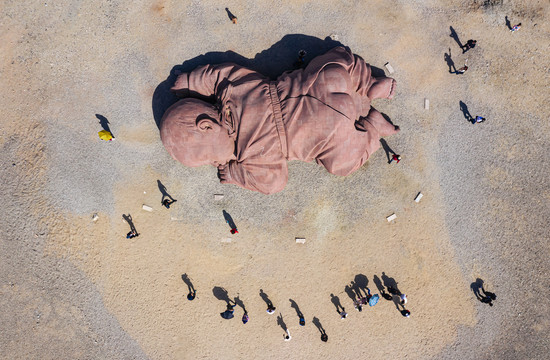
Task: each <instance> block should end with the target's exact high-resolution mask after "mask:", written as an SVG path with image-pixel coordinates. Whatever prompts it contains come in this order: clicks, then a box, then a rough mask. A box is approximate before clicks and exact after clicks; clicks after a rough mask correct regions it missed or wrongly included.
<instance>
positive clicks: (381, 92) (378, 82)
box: [367, 77, 396, 100]
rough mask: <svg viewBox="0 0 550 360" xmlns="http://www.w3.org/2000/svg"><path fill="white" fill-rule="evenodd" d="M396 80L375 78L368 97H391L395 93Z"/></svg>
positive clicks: (372, 98)
mask: <svg viewBox="0 0 550 360" xmlns="http://www.w3.org/2000/svg"><path fill="white" fill-rule="evenodd" d="M395 85H396V82H395V80H394V79H392V78H387V77H383V78H375V81H374V83H373V84H372V86H371V87H370V89H369V91H368V92H367V97H368V98H369V99H371V100H374V99H391V98H393V95H394V93H395Z"/></svg>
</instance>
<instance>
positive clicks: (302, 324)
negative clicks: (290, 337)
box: [300, 316, 306, 326]
mask: <svg viewBox="0 0 550 360" xmlns="http://www.w3.org/2000/svg"><path fill="white" fill-rule="evenodd" d="M305 325H306V319H304V317H303V316H300V326H305Z"/></svg>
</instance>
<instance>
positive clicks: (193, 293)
mask: <svg viewBox="0 0 550 360" xmlns="http://www.w3.org/2000/svg"><path fill="white" fill-rule="evenodd" d="M196 296H197V290H193V291H189V294H187V300H189V301H193V300H194V299H195V297H196Z"/></svg>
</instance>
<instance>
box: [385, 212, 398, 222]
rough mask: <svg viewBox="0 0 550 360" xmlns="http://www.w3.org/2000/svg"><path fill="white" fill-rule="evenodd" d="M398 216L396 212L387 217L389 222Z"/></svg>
mask: <svg viewBox="0 0 550 360" xmlns="http://www.w3.org/2000/svg"><path fill="white" fill-rule="evenodd" d="M396 218H397V215H395V214H391V215H390V216H388V217H387V218H386V219H387V220H388V222H390V221H392V220H395V219H396Z"/></svg>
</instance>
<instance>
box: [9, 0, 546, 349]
mask: <svg viewBox="0 0 550 360" xmlns="http://www.w3.org/2000/svg"><path fill="white" fill-rule="evenodd" d="M226 6H227V7H229V9H230V10H231V12H232V13H233V14H235V15H236V16H237V17H238V23H237V24H236V25H235V24H233V23H232V22H231V21H230V20H229V18H228V15H227V13H226V11H225V7H226ZM549 11H550V5H549V4H548V2H545V1H524V2H521V4H520V3H519V2H518V3H515V2H511V1H468V2H460V1H451V0H446V1H426V2H423V3H417V2H408V1H399V2H395V3H388V2H386V1H369V2H368V3H356V4H350V3H349V2H308V1H283V2H272V1H259V2H256V3H247V2H243V1H236V2H231V3H228V4H221V3H217V2H212V1H206V2H191V3H189V2H173V1H156V2H154V3H153V4H147V5H142V4H139V3H132V2H118V3H116V2H95V1H92V2H88V3H75V2H71V1H60V2H55V3H49V2H41V3H36V4H32V5H29V4H23V3H3V4H1V5H0V13H1V14H2V19H3V20H4V21H3V22H2V24H0V30H1V31H0V38H1V39H2V41H1V43H0V44H2V45H0V46H1V49H2V52H1V53H0V76H1V78H2V84H3V86H2V88H1V90H0V92H1V94H2V96H0V104H1V108H2V115H3V116H2V120H1V121H0V130H1V134H2V136H1V138H0V145H1V146H2V150H3V151H2V155H1V156H0V159H1V161H2V163H1V165H2V166H1V167H0V179H1V181H2V184H3V192H2V198H3V206H2V207H1V210H0V224H1V227H2V230H3V231H2V233H1V235H0V246H1V248H2V252H0V277H1V278H2V279H3V280H2V283H0V305H1V307H2V309H3V310H4V311H3V312H2V315H0V327H1V328H2V329H3V330H2V332H0V357H2V358H10V359H37V358H40V359H60V358H61V359H76V358H78V359H97V358H109V359H129V358H135V359H149V358H150V359H195V358H202V359H242V358H250V359H276V358H289V359H298V358H306V359H325V358H326V359H350V358H355V357H357V356H369V357H387V356H392V357H406V358H411V359H432V358H433V359H441V358H443V359H545V358H547V354H548V351H549V342H550V341H549V336H548V332H549V331H550V316H549V315H548V314H549V311H550V300H549V299H550V296H549V295H550V294H549V290H548V289H549V285H550V282H549V280H548V277H547V273H548V271H550V268H549V265H548V264H549V263H548V260H547V259H548V256H549V255H550V245H549V243H548V240H549V235H548V233H549V226H548V221H547V219H548V217H549V216H550V187H549V186H548V180H547V178H548V174H550V164H549V162H548V160H547V157H546V153H547V152H548V149H550V125H549V124H548V115H549V114H550V95H549V91H548V89H549V86H550V72H549V69H548V64H549V63H550V51H549V50H550V26H549V25H548V21H549V15H548V14H549ZM505 17H507V18H508V19H509V20H510V21H511V24H512V25H514V24H515V23H517V22H521V23H522V28H521V29H520V30H519V31H518V32H516V33H511V32H510V31H509V30H508V28H507V25H506V22H505ZM450 26H452V27H453V28H454V29H455V31H456V32H457V34H458V36H459V39H460V41H461V42H462V43H465V42H466V41H467V40H468V39H476V40H477V46H476V47H475V48H474V49H472V50H470V51H468V52H466V53H465V54H462V51H461V50H460V48H459V47H458V45H457V43H456V41H455V40H453V39H452V38H451V37H450V36H449V34H450V28H449V27H450ZM330 35H333V38H337V41H339V42H340V43H342V44H344V45H346V46H349V47H350V48H351V49H352V50H353V51H354V52H355V53H357V54H359V55H361V56H362V57H363V58H364V59H365V60H366V61H367V62H368V63H370V64H372V65H373V66H375V67H378V68H380V69H383V68H384V64H385V63H386V62H388V61H389V62H390V63H391V65H392V66H393V68H394V69H395V73H394V74H392V75H391V76H392V77H394V78H395V79H396V80H397V84H398V88H397V93H396V95H395V97H394V99H393V100H391V101H388V100H377V101H375V102H374V103H373V106H374V107H376V108H377V109H378V110H380V111H381V112H383V113H385V114H387V115H388V116H389V117H390V118H391V119H392V121H393V122H394V123H395V124H398V125H400V127H401V129H402V131H401V132H400V133H399V134H397V135H395V136H392V137H388V138H387V139H386V141H387V142H388V144H389V145H390V146H391V148H392V149H394V150H395V151H396V152H398V153H400V154H401V155H402V156H403V160H402V161H401V162H400V163H399V164H391V165H387V158H386V155H385V153H384V151H383V150H382V149H380V150H379V151H378V152H376V153H375V154H374V155H373V156H372V158H371V159H370V160H369V161H368V162H367V164H366V165H365V166H363V167H362V168H361V169H360V170H359V171H357V172H356V173H354V174H353V175H351V176H349V177H346V178H339V177H336V176H332V175H330V174H328V173H327V172H326V171H325V170H324V169H322V168H320V167H319V166H317V165H315V164H306V163H301V162H292V163H289V183H288V185H287V187H286V189H285V190H284V191H283V192H281V193H278V194H274V195H270V196H264V195H261V194H259V193H254V192H251V191H247V190H243V189H240V188H237V187H235V186H230V185H221V184H219V182H218V181H217V178H216V172H215V169H214V168H207V167H203V168H196V169H189V168H184V167H183V166H181V165H180V164H178V163H176V162H175V161H174V160H172V159H171V158H170V156H169V155H168V154H167V152H166V151H165V150H164V148H163V147H162V144H161V142H160V139H159V134H158V129H157V126H156V124H155V116H156V115H158V114H157V112H158V111H159V107H158V104H156V105H154V106H152V99H153V97H154V96H157V95H158V94H159V84H160V85H162V82H163V81H164V80H166V79H167V78H168V77H169V75H170V71H171V70H172V68H173V67H174V66H176V65H181V64H182V63H183V66H184V67H185V66H191V65H193V64H198V63H200V62H201V61H202V62H204V61H208V60H219V59H228V58H229V59H233V58H237V59H240V60H242V61H244V62H247V64H250V65H251V66H256V67H257V68H258V69H264V70H265V71H266V72H270V71H273V72H275V73H276V69H277V70H279V69H280V71H282V69H284V68H285V66H289V65H290V64H292V61H294V60H295V59H294V58H293V56H294V55H293V54H294V53H295V49H300V48H305V49H306V50H307V51H308V54H309V55H310V56H313V55H314V54H315V53H316V52H317V53H318V52H320V51H322V49H324V48H326V47H330V46H333V44H334V41H333V40H324V39H325V38H326V37H328V36H330ZM449 48H451V56H452V59H453V61H454V62H455V64H456V65H457V67H460V66H462V64H463V63H464V62H465V60H466V59H468V66H469V67H470V68H469V70H468V71H467V72H466V74H464V75H460V76H457V75H454V74H450V73H449V69H448V66H447V63H446V61H445V58H444V56H445V53H448V52H449ZM229 50H231V51H234V52H235V54H227V53H226V54H223V52H226V51H229ZM218 52H219V53H218ZM201 54H207V55H206V56H203V57H199V56H200V55H201ZM190 60H191V62H189V61H190ZM306 60H310V58H309V59H307V58H306ZM186 61H187V63H184V62H186ZM286 64H288V65H286ZM425 98H428V99H429V100H430V109H429V110H426V109H424V106H423V104H424V99H425ZM460 102H463V103H464V104H466V105H467V106H468V109H469V111H470V112H471V114H472V115H473V116H474V117H475V116H476V115H481V116H484V117H486V118H487V121H486V122H484V123H482V124H476V125H473V124H471V123H468V121H467V120H466V119H465V117H464V115H463V113H462V111H461V110H460ZM96 114H100V115H102V116H104V117H105V118H106V119H108V121H109V126H110V128H111V130H112V132H113V134H114V136H115V137H116V141H113V142H102V141H100V140H99V139H98V137H97V132H98V131H99V130H101V126H100V125H99V122H98V118H97V117H96ZM157 180H160V181H161V182H162V183H163V184H164V185H165V186H166V188H167V191H168V192H169V193H170V195H172V196H173V197H174V198H176V199H177V200H178V202H176V203H175V204H174V205H173V206H172V207H171V208H170V209H169V210H168V209H165V208H162V207H161V206H160V199H161V193H160V191H159V189H158V185H157ZM419 191H421V192H422V193H423V194H424V197H423V198H422V200H421V201H420V202H419V203H415V202H414V201H413V199H414V197H415V196H416V194H417V193H418V192H419ZM214 194H224V198H223V200H221V201H215V200H214ZM143 204H147V205H150V206H152V207H153V211H152V212H147V211H144V210H142V209H141V207H142V205H143ZM224 210H225V211H227V212H229V213H230V214H231V216H232V218H233V219H234V220H235V222H236V224H237V226H238V228H239V234H238V235H231V234H230V233H229V227H228V226H227V224H226V223H225V221H224V217H223V214H222V211H224ZM94 213H97V214H98V216H99V219H98V220H97V221H95V222H94V221H92V219H91V217H92V214H94ZM392 213H395V214H396V215H397V219H396V220H395V221H394V222H392V223H388V222H387V221H386V216H388V215H390V214H392ZM122 214H131V215H132V219H133V222H134V224H135V226H136V228H137V230H138V232H139V233H140V236H139V237H137V238H134V239H131V240H127V239H125V236H124V235H125V234H126V233H127V232H128V231H129V227H128V224H127V223H125V222H123V220H122ZM296 237H303V238H305V239H306V242H305V244H297V243H296V242H295V238H296ZM227 238H231V242H230V243H227V242H224V239H227ZM383 272H384V273H385V274H386V275H388V276H389V277H392V278H394V279H395V280H396V281H397V282H398V284H399V288H400V290H401V291H403V292H404V293H406V294H407V296H408V304H407V308H408V309H410V311H411V317H410V318H408V319H407V318H404V317H402V316H401V314H400V313H399V311H398V310H397V309H396V306H395V305H394V304H393V302H390V301H386V300H384V299H382V300H381V301H380V303H379V304H377V305H376V306H375V307H374V308H366V309H365V310H364V311H363V312H361V313H358V312H356V311H355V310H354V309H353V303H352V300H351V299H350V297H349V294H348V293H347V292H346V291H345V287H346V285H348V284H349V283H350V282H351V281H354V279H356V277H357V276H358V275H359V278H361V275H365V276H366V277H367V278H368V280H369V282H368V286H369V288H370V289H371V290H373V291H374V292H378V291H377V290H376V285H375V283H374V282H373V276H374V275H377V276H378V277H381V276H382V273H383ZM184 273H186V274H188V275H189V277H190V278H191V280H192V282H193V284H194V286H195V288H196V289H197V291H198V292H197V298H196V299H195V300H194V301H192V302H190V301H188V300H187V299H186V295H187V286H186V285H185V283H184V282H183V281H182V279H181V275H182V274H184ZM476 278H482V279H483V280H484V281H485V283H486V286H487V288H488V289H490V290H491V291H494V292H495V293H496V294H497V300H496V301H495V306H493V307H489V306H487V305H485V304H482V303H480V302H479V301H477V300H476V298H475V296H474V294H473V293H472V291H471V289H470V284H471V283H472V282H474V281H475V280H476ZM215 287H222V288H225V289H226V290H227V292H228V295H229V296H230V297H231V299H233V298H234V297H237V296H238V297H239V299H240V300H241V301H242V304H243V305H244V306H245V307H246V310H247V311H248V314H249V316H250V321H249V322H248V323H247V324H246V325H243V324H242V323H241V321H240V318H241V316H242V313H243V309H242V308H241V307H237V308H236V309H235V310H236V311H235V318H234V319H232V320H229V321H228V320H224V319H222V318H221V317H220V315H219V313H220V312H222V311H223V310H224V309H225V302H224V301H223V300H219V299H217V298H216V296H215V295H216V294H215V291H214V288H215ZM260 289H262V290H263V292H265V293H266V294H268V296H269V298H270V300H271V301H272V302H273V304H274V305H275V306H276V308H277V310H276V313H275V314H273V315H268V314H266V312H265V308H266V304H265V302H264V301H263V300H262V298H261V297H260V295H259V293H260ZM331 294H332V295H333V296H337V297H338V299H339V301H340V302H341V304H342V305H343V306H344V307H345V308H346V311H347V312H348V313H349V316H348V318H347V319H345V320H343V321H342V320H341V319H340V316H339V315H338V314H337V312H336V311H335V306H334V304H333V303H332V302H331ZM290 299H292V300H293V301H295V302H296V304H298V306H299V308H300V310H301V312H302V313H303V314H304V316H305V319H306V326H305V327H301V326H299V324H298V317H297V314H296V311H295V309H294V308H293V307H291V301H290ZM277 316H282V319H283V322H284V323H285V324H286V326H287V327H288V328H289V330H290V333H291V334H292V340H291V341H290V342H284V341H283V329H282V327H281V326H280V324H278V321H277ZM314 318H317V319H318V320H319V321H320V323H321V324H322V326H323V327H324V329H325V330H326V332H327V334H328V336H329V341H328V342H327V343H323V342H321V340H320V332H319V330H318V329H317V327H316V326H315V325H314V324H313V319H314Z"/></svg>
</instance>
